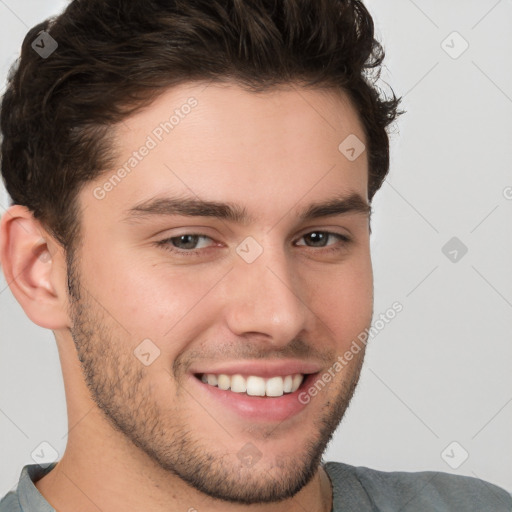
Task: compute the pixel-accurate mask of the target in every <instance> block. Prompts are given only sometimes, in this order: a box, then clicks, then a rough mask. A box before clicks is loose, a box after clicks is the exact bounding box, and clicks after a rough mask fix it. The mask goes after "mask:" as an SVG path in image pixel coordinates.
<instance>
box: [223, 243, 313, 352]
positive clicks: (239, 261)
mask: <svg viewBox="0 0 512 512" xmlns="http://www.w3.org/2000/svg"><path fill="white" fill-rule="evenodd" d="M304 286H305V284H304V283H303V282H302V281H301V278H300V276H299V275H298V273H297V272H296V271H294V266H293V262H292V261H290V258H289V257H287V255H286V254H285V251H284V250H282V249H272V250H270V249H265V250H264V251H263V253H262V254H261V256H259V257H258V258H257V259H256V260H255V261H253V262H251V263H247V262H246V261H244V260H243V258H241V257H239V256H238V255H237V256H236V257H235V268H234V269H233V270H232V271H231V272H230V273H229V279H228V280H227V282H226V283H225V288H226V289H225V290H224V292H225V295H224V296H225V298H226V299H225V300H226V302H225V307H224V308H223V310H224V314H225V320H226V322H227V324H228V327H229V328H230V330H231V331H232V332H233V333H234V334H236V335H238V336H244V335H247V334H249V333H251V334H255V333H257V334H258V335H259V337H262V338H264V339H267V340H268V344H269V345H272V346H273V347H274V348H279V347H284V346H286V345H287V344H289V343H290V342H291V341H292V340H293V339H294V338H295V337H297V336H298V335H299V334H300V333H301V331H303V330H304V329H305V327H306V325H307V322H308V319H309V315H311V314H312V313H311V310H310V309H309V308H308V306H307V304H306V300H307V298H306V297H305V294H306V292H307V290H306V289H305V288H304Z"/></svg>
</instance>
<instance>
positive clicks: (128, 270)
mask: <svg viewBox="0 0 512 512" xmlns="http://www.w3.org/2000/svg"><path fill="white" fill-rule="evenodd" d="M382 60H383V51H382V48H381V47H380V45H379V44H378V43H377V42H376V41H375V39H374V34H373V23H372V19H371V17H370V15H369V13H368V12H367V10H366V9H365V7H364V6H363V4H362V3H361V2H359V1H348V0H347V1H341V0H302V1H297V0H294V1H292V0H283V1H268V0H267V1H265V0H250V1H249V0H247V1H241V0H193V1H192V0H187V1H184V0H182V1H179V0H174V1H171V0H167V1H163V0H160V1H157V0H152V1H147V2H127V1H126V0H125V1H121V0H101V1H100V0H82V1H80V0H75V1H74V2H72V3H71V4H70V5H69V6H68V8H67V9H66V10H65V12H64V13H63V14H62V15H61V16H59V17H58V18H56V19H54V20H49V21H46V22H44V23H43V24H41V25H38V26H37V27H34V28H33V29H32V30H31V31H30V32H29V33H28V35H27V37H26V39H25V42H24V44H23V49H22V55H21V60H20V62H19V65H18V67H17V69H16V70H15V71H14V73H13V74H12V76H11V78H10V82H9V85H8V88H7V91H6V93H5V96H4V99H3V103H2V114H1V129H2V134H3V144H2V175H3V178H4V182H5V184H6V188H7V191H8V192H9V195H10V196H11V198H12V201H13V205H12V206H11V207H10V208H9V210H8V211H7V212H6V213H5V214H4V215H3V216H2V219H1V225H0V240H1V242H0V257H1V262H2V268H3V271H4V274H5V277H6V280H7V282H8V283H10V288H11V290H12V292H13V294H14V296H15V297H16V299H17V300H18V301H19V303H20V305H21V306H22V307H23V309H24V311H25V312H26V314H27V315H28V317H29V318H30V319H31V320H32V321H33V322H35V323H36V324H37V325H40V326H42V327H45V328H47V329H51V330H52V331H53V332H54V335H55V338H56V341H57V345H58V349H59V355H60V360H61V364H62V371H63V377H64V384H65V388H66V400H67V407H68V423H69V434H68V443H67V447H66V451H65V453H64V455H63V456H62V458H61V459H60V460H59V461H58V462H57V463H53V464H50V465H45V464H41V465H37V464H33V465H29V466H26V467H25V468H24V469H23V471H22V474H21V477H20V482H19V485H18V488H17V490H16V492H11V493H9V494H8V495H7V496H6V497H5V498H4V499H3V501H2V502H1V504H0V511H2V512H3V511H20V510H23V511H25V512H32V511H42V510H59V511H67V510H73V511H75V512H85V511H91V510H103V511H107V510H108V511H118V510H119V511H120V510H123V511H135V510H151V511H156V512H159V511H179V510H188V511H194V510H198V511H217V510H223V511H231V510H233V511H235V510H236V511H238V510H254V511H260V510H261V511H269V512H270V511H272V512H274V511H276V512H277V511H300V510H308V511H311V512H313V511H314V512H316V511H318V512H320V511H330V510H333V511H342V510H343V511H351V510H354V511H365V510H411V511H412V510H415V511H418V510H479V511H481V510H510V508H511V505H512V499H511V498H510V496H509V495H508V494H507V493H506V492H505V491H504V490H502V489H500V488H498V487H496V486H493V485H491V484H488V483H486V482H483V481H481V480H477V479H474V478H467V477H459V476H453V475H447V474H441V473H434V472H422V473H398V472H396V473H385V472H379V471H375V470H371V469H368V468H355V467H351V466H348V465H346V464H342V463H337V462H327V463H326V462H324V461H323V460H322V454H323V453H324V450H325V448H326V446H327V443H328V442H329V440H330V439H331V437H332V435H333V433H334V431H335V429H336V427H337V425H338V424H339V422H340V421H341V419H342V417H343V414H344V412H345V410H346V408H347V406H348V404H349V402H350V399H351V397H352V394H353V392H354V389H355V387H356V384H357V381H358V377H359V373H360V369H361V365H362V363H363V357H364V352H365V350H364V348H365V347H364V343H362V344H360V345H359V346H358V350H357V351H356V350H354V351H352V352H351V351H350V350H349V349H350V347H352V346H353V342H354V340H357V339H360V334H361V333H362V332H365V330H366V329H367V328H368V327H369V325H370V323H371V319H372V313H373V283H372V266H371V258H370V250H369V240H370V212H371V201H372V198H373V196H374V194H375V193H376V191H377V190H378V189H379V187H380V186H381V184H382V182H383V180H384V178H385V176H386V174H387V171H388V167H389V147H388V146H389V143H388V136H387V133H386V128H387V126H388V125H389V123H390V122H392V121H393V120H394V119H395V118H396V116H397V115H398V111H397V108H398V103H399V100H398V99H396V98H395V97H393V99H392V100H384V99H382V98H381V97H380V96H379V94H378V92H377V90H376V88H375V85H374V82H373V80H372V77H371V73H370V72H371V70H372V69H375V70H376V71H377V70H378V68H379V66H380V65H381V63H382ZM374 78H375V76H374ZM349 353H351V354H352V356H351V357H350V356H349V355H348V354H349ZM320 384H321V385H320Z"/></svg>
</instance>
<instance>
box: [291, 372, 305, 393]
mask: <svg viewBox="0 0 512 512" xmlns="http://www.w3.org/2000/svg"><path fill="white" fill-rule="evenodd" d="M303 378H304V375H301V374H300V373H298V374H297V375H294V376H293V384H292V393H293V392H294V391H297V389H299V387H300V385H301V384H302V379H303Z"/></svg>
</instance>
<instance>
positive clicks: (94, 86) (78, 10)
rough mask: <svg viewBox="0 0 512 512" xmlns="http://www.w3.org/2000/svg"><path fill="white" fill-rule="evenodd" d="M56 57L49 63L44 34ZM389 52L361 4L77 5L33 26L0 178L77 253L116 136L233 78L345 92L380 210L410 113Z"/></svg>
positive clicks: (315, 0) (2, 124) (242, 0)
mask: <svg viewBox="0 0 512 512" xmlns="http://www.w3.org/2000/svg"><path fill="white" fill-rule="evenodd" d="M42 31H44V32H46V33H49V34H50V35H51V37H52V38H53V39H54V40H55V41H57V43H58V48H57V49H56V50H55V51H54V52H53V53H52V54H51V55H49V56H47V58H42V57H41V56H40V55H38V53H36V51H34V48H33V47H32V43H33V42H34V40H35V39H36V38H37V37H38V35H39V34H40V33H41V32H42ZM383 59H384V51H383V48H382V46H381V45H380V43H378V42H377V41H376V39H375V38H374V24H373V20H372V18H371V16H370V14H369V13H368V11H367V9H366V8H365V6H364V5H363V3H362V2H361V1H360V0H145V1H144V2H141V1H136V0H74V1H72V2H71V3H70V5H69V6H68V7H67V8H66V10H65V11H64V12H63V13H62V14H61V15H60V16H58V17H56V18H50V19H48V20H46V21H44V22H43V23H41V24H39V25H37V26H35V27H34V28H32V29H31V30H30V31H29V32H28V34H27V36H26V37H25V40H24V42H23V46H22V51H21V57H20V59H18V61H17V63H15V65H14V66H13V68H12V70H11V72H10V76H9V79H8V87H7V89H6V92H5V95H4V97H3V101H2V105H1V118H0V129H1V132H2V137H3V141H2V148H1V172H2V177H3V180H4V183H5V186H6V189H7V192H8V193H9V195H10V197H11V199H12V204H21V205H25V206H27V207H28V208H29V209H30V210H31V211H32V212H33V214H34V217H35V218H37V219H39V220H40V221H41V222H42V224H43V225H44V226H45V227H46V229H47V230H48V231H49V232H50V233H51V234H52V235H53V236H54V237H55V238H56V240H57V241H58V242H59V243H60V244H61V245H62V246H63V247H64V248H65V249H66V250H67V251H71V252H73V249H74V247H75V244H76V242H78V239H79V228H80V220H79V219H80V215H79V213H80V212H79V211H78V208H77V201H76V199H77V195H78V193H79V191H80V188H81V187H82V186H83V185H84V184H85V183H86V182H88V181H92V180H94V179H96V178H97V177H98V176H100V175H101V174H102V173H103V172H105V171H106V170H108V168H109V166H111V165H113V163H114V162H113V158H114V155H113V152H112V140H111V137H109V134H110V133H111V132H112V127H113V126H114V125H115V124H117V123H119V122H120V121H122V120H123V119H124V118H126V117H127V116H129V115H131V114H132V113H134V112H136V111H137V110H138V109H140V108H141V107H143V106H146V105H148V104H149V102H151V101H152V100H153V99H155V98H156V97H157V96H158V94H160V93H162V92H163V91H164V90H166V89H167V88H169V87H172V86H175V85H179V84H181V83H186V82H192V81H197V80H212V81H232V82H235V83H238V84H239V85H242V86H243V87H245V88H248V89H249V90H253V91H263V90H266V89H268V88H270V87H272V86H276V85H279V84H289V83H297V84H300V85H303V86H308V87H309V86H311V87H320V88H322V87H324V88H335V89H337V90H340V91H343V92H345V93H346V94H347V95H348V97H349V98H350V99H351V101H352V103H353V105H354V106H355V108H356V110H357V112H358V114H359V117H360V120H361V121H362V124H363V126H364V129H365V134H366V139H367V140H366V145H367V156H368V166H369V185H368V196H369V198H370V201H371V199H372V197H373V195H374V194H375V192H376V191H377V190H378V189H379V188H380V186H381V185H382V183H383V181H384V178H385V176H386V174H387V172H388V169H389V139H388V134H387V130H386V128H387V127H388V125H389V124H390V123H391V122H392V121H393V120H394V119H395V118H396V117H397V116H398V115H399V114H400V113H401V112H398V110H397V108H398V104H399V102H400V99H397V98H396V96H395V94H394V93H393V95H392V98H390V99H386V98H381V94H380V92H379V90H378V88H377V86H376V85H375V84H376V81H377V79H378V77H379V73H380V66H381V64H382V61H383Z"/></svg>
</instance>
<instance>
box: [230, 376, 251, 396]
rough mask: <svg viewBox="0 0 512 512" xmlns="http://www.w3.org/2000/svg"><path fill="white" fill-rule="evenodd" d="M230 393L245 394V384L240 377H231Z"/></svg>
mask: <svg viewBox="0 0 512 512" xmlns="http://www.w3.org/2000/svg"><path fill="white" fill-rule="evenodd" d="M231 391H234V392H235V393H245V392H246V391H247V382H245V379H244V378H243V377H242V376H241V375H233V377H231Z"/></svg>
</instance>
